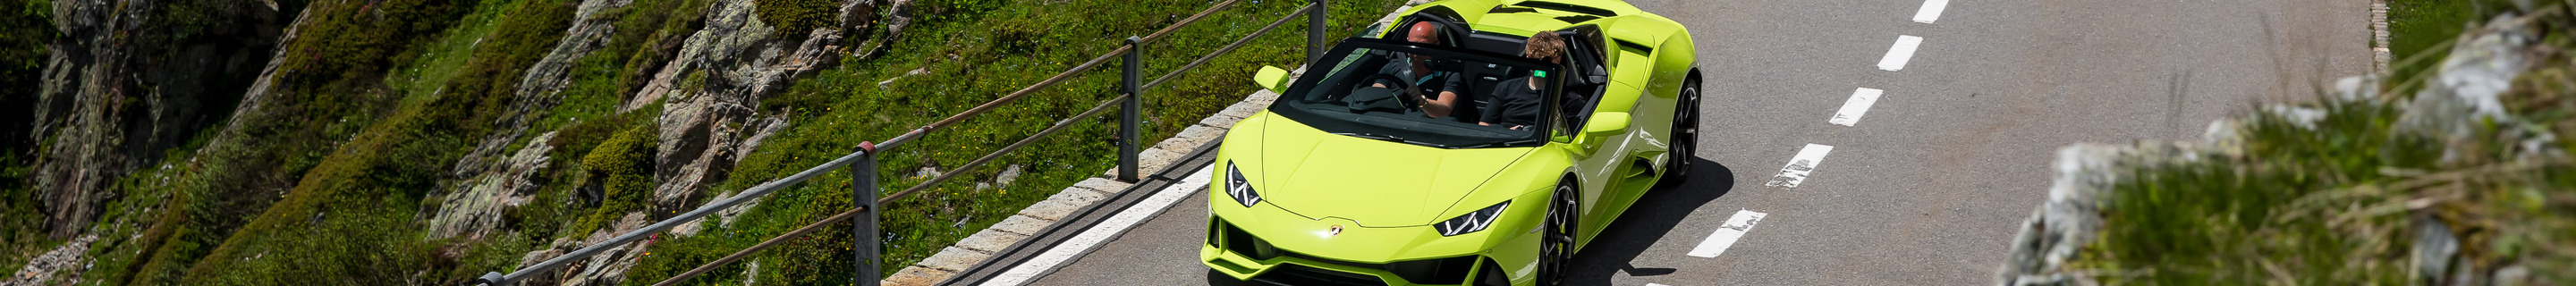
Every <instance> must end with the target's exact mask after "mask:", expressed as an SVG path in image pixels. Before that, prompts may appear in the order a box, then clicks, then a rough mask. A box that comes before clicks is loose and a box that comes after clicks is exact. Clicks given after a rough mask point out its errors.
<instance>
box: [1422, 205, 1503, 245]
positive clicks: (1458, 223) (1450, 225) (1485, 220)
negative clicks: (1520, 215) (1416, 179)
mask: <svg viewBox="0 0 2576 286" xmlns="http://www.w3.org/2000/svg"><path fill="white" fill-rule="evenodd" d="M1511 205H1512V202H1510V201H1504V202H1503V203H1499V204H1494V206H1490V207H1485V209H1481V210H1476V212H1470V213H1467V214H1466V215H1460V216H1458V218H1452V219H1449V220H1448V221H1442V222H1440V224H1435V225H1431V228H1432V229H1435V230H1439V231H1440V236H1458V235H1460V234H1467V233H1470V232H1476V231H1479V230H1485V227H1486V226H1491V225H1494V220H1495V219H1500V218H1502V217H1503V207H1507V206H1511Z"/></svg>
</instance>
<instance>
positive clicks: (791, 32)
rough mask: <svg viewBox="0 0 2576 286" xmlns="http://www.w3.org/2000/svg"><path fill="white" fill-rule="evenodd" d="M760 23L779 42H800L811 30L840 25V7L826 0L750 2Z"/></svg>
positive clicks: (766, 0)
mask: <svg viewBox="0 0 2576 286" xmlns="http://www.w3.org/2000/svg"><path fill="white" fill-rule="evenodd" d="M753 1H755V2H752V4H753V5H756V6H754V7H753V9H752V11H753V12H757V13H759V14H760V22H761V23H766V24H769V26H770V27H775V28H778V32H777V33H778V35H779V36H780V38H789V39H793V38H800V37H803V35H805V34H806V33H812V32H814V29H817V28H825V27H832V26H835V24H837V23H840V19H839V18H840V16H841V11H840V7H833V6H832V4H834V3H837V2H838V1H828V0H753Z"/></svg>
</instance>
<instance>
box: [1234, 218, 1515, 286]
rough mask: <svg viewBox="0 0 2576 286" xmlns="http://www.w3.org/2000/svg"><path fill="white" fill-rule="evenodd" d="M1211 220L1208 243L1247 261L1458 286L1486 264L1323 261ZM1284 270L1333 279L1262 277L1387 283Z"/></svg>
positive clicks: (1472, 260) (1473, 259)
mask: <svg viewBox="0 0 2576 286" xmlns="http://www.w3.org/2000/svg"><path fill="white" fill-rule="evenodd" d="M1212 221H1213V222H1212V223H1210V224H1209V226H1208V228H1209V229H1208V232H1209V235H1210V236H1211V237H1210V238H1211V239H1209V241H1208V242H1209V243H1210V244H1213V245H1215V246H1217V247H1218V248H1219V249H1224V250H1225V251H1228V252H1233V253H1235V254H1237V255H1243V256H1244V257H1246V258H1251V259H1253V260H1271V259H1273V258H1278V257H1292V258H1297V259H1299V260H1305V261H1309V262H1312V263H1323V264H1331V265H1335V266H1340V267H1347V268H1358V269H1372V270H1380V271H1386V272H1387V273H1391V274H1394V275H1395V276H1396V277H1399V278H1403V279H1404V281H1406V282H1412V283H1413V284H1459V283H1463V282H1466V280H1467V276H1468V272H1470V271H1471V270H1472V269H1474V267H1475V265H1476V263H1477V262H1479V261H1483V260H1482V259H1480V258H1481V256H1475V255H1468V256H1458V257H1448V258H1437V259H1423V260H1408V261H1396V262H1393V263H1383V264H1381V263H1366V262H1355V261H1346V260H1339V259H1331V258H1323V257H1317V256H1314V255H1307V254H1304V253H1297V252H1295V251H1285V250H1282V249H1277V248H1272V247H1271V246H1270V243H1269V242H1268V241H1263V240H1262V239H1261V237H1257V236H1253V235H1252V234H1251V233H1248V232H1245V231H1244V230H1243V229H1242V228H1238V227H1235V226H1234V224H1232V223H1229V222H1227V221H1224V220H1222V219H1214V220H1212ZM1487 264H1491V262H1487ZM1281 267H1294V268H1295V269H1302V270H1305V272H1319V273H1327V274H1330V275H1327V276H1330V277H1325V276H1316V275H1325V274H1314V273H1306V274H1295V273H1303V272H1299V271H1289V270H1288V269H1281V270H1272V272H1271V273H1291V274H1270V275H1263V276H1264V277H1271V276H1280V277H1281V278H1279V279H1271V280H1288V281H1307V282H1315V281H1325V282H1329V281H1368V282H1361V283H1359V284H1374V285H1383V284H1385V282H1384V281H1383V280H1381V279H1378V278H1377V276H1372V275H1363V274H1355V273H1345V272H1341V271H1331V270H1324V269H1319V268H1314V267H1311V266H1304V265H1295V264H1281ZM1331 277H1341V278H1331ZM1255 279H1256V280H1260V279H1261V278H1255ZM1288 285H1307V284H1288ZM1328 285H1329V284H1328Z"/></svg>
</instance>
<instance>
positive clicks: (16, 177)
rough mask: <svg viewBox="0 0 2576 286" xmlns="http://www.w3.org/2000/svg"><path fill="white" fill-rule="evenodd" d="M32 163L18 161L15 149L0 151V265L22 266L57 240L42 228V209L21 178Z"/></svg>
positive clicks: (0, 267)
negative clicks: (36, 203) (46, 234)
mask: <svg viewBox="0 0 2576 286" xmlns="http://www.w3.org/2000/svg"><path fill="white" fill-rule="evenodd" d="M34 165H35V164H26V163H23V162H20V161H18V155H17V154H16V152H14V151H12V152H9V153H0V269H18V268H19V267H21V266H25V265H26V264H27V259H29V258H32V257H34V256H36V255H40V254H44V252H45V251H47V250H51V249H52V247H53V246H54V245H55V244H57V243H58V242H57V241H53V240H50V239H47V238H46V237H45V234H44V232H42V230H43V229H44V227H45V220H44V218H45V215H44V212H43V211H41V210H37V209H36V205H35V204H33V203H34V202H36V197H35V193H34V192H30V191H28V190H27V184H26V180H25V179H24V178H26V177H27V172H28V171H30V170H31V169H34Z"/></svg>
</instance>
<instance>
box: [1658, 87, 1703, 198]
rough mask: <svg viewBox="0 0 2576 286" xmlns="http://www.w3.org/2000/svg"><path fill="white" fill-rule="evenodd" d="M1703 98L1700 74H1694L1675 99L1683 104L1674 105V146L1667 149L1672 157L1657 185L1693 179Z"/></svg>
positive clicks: (1667, 185)
mask: <svg viewBox="0 0 2576 286" xmlns="http://www.w3.org/2000/svg"><path fill="white" fill-rule="evenodd" d="M1699 97H1700V89H1699V77H1698V76H1696V75H1694V76H1692V77H1691V78H1690V79H1688V81H1687V82H1683V83H1682V92H1681V96H1680V98H1679V99H1676V100H1674V101H1677V102H1680V105H1681V106H1679V107H1675V108H1673V132H1672V133H1670V134H1671V136H1672V137H1673V139H1672V140H1671V141H1670V143H1668V146H1671V149H1670V150H1667V151H1666V152H1664V156H1670V157H1671V158H1667V159H1664V178H1663V179H1662V180H1661V181H1658V182H1657V185H1661V186H1662V187H1665V188H1671V187H1674V186H1680V185H1681V184H1682V182H1685V181H1690V171H1691V167H1692V165H1697V163H1692V162H1691V159H1693V158H1692V156H1694V155H1692V154H1694V153H1692V152H1695V151H1699Z"/></svg>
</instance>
